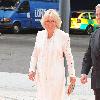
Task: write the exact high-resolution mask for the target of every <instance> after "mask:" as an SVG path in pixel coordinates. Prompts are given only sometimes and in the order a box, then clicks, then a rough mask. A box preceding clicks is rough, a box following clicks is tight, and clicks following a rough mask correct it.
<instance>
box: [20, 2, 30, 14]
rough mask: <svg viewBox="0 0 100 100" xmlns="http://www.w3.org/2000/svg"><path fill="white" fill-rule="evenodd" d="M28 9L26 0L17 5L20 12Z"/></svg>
mask: <svg viewBox="0 0 100 100" xmlns="http://www.w3.org/2000/svg"><path fill="white" fill-rule="evenodd" d="M29 9H30V7H29V2H28V1H24V2H23V3H22V4H21V5H20V7H19V11H20V12H29Z"/></svg>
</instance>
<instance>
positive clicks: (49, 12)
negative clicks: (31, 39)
mask: <svg viewBox="0 0 100 100" xmlns="http://www.w3.org/2000/svg"><path fill="white" fill-rule="evenodd" d="M48 16H52V17H53V18H54V20H55V21H56V23H57V28H60V27H61V23H62V21H61V18H60V16H59V14H58V12H57V11H56V10H54V9H49V10H47V11H45V13H44V15H43V16H42V18H41V21H40V22H41V25H42V26H43V28H45V26H44V22H45V19H46V18H47V17H48Z"/></svg>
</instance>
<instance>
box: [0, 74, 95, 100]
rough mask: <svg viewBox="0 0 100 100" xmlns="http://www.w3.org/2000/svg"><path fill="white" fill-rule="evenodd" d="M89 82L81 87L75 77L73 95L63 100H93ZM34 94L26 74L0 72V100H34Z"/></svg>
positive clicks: (33, 87)
mask: <svg viewBox="0 0 100 100" xmlns="http://www.w3.org/2000/svg"><path fill="white" fill-rule="evenodd" d="M90 82H91V79H90V78H88V82H87V83H86V84H85V85H82V84H81V83H80V78H78V77H77V80H76V86H75V89H74V91H73V93H72V94H71V96H70V97H68V96H67V95H66V96H65V100H95V99H94V94H93V91H92V90H91V83H90ZM68 84H69V78H68ZM66 88H67V87H66ZM35 93H36V85H35V82H33V81H30V80H29V79H28V75H27V74H20V73H8V72H0V100H35Z"/></svg>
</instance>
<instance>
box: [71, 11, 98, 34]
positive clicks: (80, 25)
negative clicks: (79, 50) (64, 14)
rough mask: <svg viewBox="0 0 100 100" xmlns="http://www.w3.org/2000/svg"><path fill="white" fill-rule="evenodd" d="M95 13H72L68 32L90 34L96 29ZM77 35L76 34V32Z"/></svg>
mask: <svg viewBox="0 0 100 100" xmlns="http://www.w3.org/2000/svg"><path fill="white" fill-rule="evenodd" d="M98 26H99V25H98V24H97V21H96V16H95V11H72V13H71V19H70V30H74V31H73V32H76V31H81V32H84V33H86V34H91V33H92V32H93V31H95V30H96V29H97V28H98ZM76 33H77V32H76Z"/></svg>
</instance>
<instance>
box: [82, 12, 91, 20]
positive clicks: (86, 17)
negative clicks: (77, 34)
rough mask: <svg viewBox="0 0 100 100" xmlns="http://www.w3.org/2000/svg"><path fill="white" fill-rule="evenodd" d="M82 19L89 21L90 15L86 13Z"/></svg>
mask: <svg viewBox="0 0 100 100" xmlns="http://www.w3.org/2000/svg"><path fill="white" fill-rule="evenodd" d="M81 18H85V19H89V14H88V13H85V14H83V16H82V17H81Z"/></svg>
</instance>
